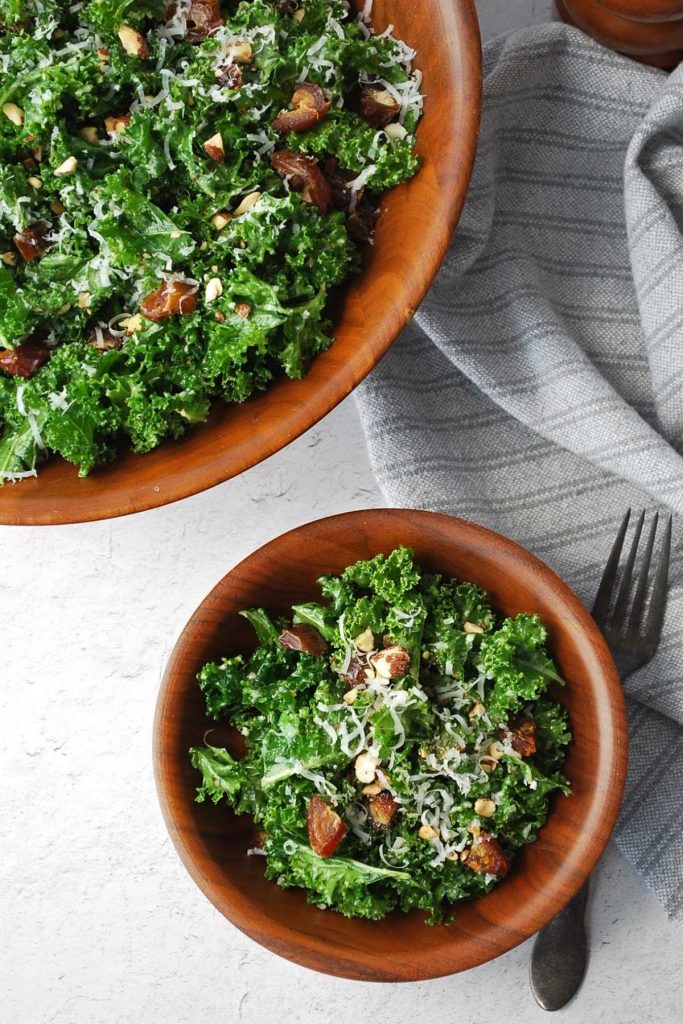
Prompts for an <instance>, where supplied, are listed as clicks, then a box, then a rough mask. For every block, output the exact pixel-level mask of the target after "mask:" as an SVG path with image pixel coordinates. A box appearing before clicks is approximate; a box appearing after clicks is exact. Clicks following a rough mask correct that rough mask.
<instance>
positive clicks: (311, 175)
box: [271, 149, 332, 213]
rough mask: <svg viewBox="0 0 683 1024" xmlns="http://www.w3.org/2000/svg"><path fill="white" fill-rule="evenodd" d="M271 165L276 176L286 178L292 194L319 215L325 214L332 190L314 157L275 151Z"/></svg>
mask: <svg viewBox="0 0 683 1024" xmlns="http://www.w3.org/2000/svg"><path fill="white" fill-rule="evenodd" d="M271 163H272V165H273V167H274V168H275V170H276V171H277V172H278V174H281V175H282V177H283V178H286V179H287V181H288V182H289V187H290V188H291V189H292V190H293V191H294V192H301V194H302V196H303V199H304V200H305V202H307V203H311V204H312V205H313V206H315V207H316V209H317V210H318V211H319V212H320V213H327V211H328V209H329V208H330V204H331V202H332V188H331V186H330V183H329V181H328V180H327V178H326V177H325V175H324V174H323V172H322V170H321V169H320V165H319V164H318V161H317V160H316V158H315V157H312V156H306V155H305V154H304V153H294V152H292V150H291V149H276V150H275V151H274V153H273V155H272V157H271Z"/></svg>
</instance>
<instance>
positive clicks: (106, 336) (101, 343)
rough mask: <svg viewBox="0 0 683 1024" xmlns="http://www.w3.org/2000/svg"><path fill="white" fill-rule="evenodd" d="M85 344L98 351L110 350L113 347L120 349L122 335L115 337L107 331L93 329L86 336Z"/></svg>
mask: <svg viewBox="0 0 683 1024" xmlns="http://www.w3.org/2000/svg"><path fill="white" fill-rule="evenodd" d="M86 345H90V346H91V347H92V348H94V349H97V351H98V352H111V351H112V350H113V349H120V348H121V346H122V345H123V336H122V335H120V336H119V337H117V336H116V335H114V334H110V332H109V331H103V330H101V329H100V330H99V331H95V332H94V333H93V334H91V335H90V337H89V338H88V340H87V342H86Z"/></svg>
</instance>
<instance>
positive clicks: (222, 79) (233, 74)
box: [217, 60, 244, 89]
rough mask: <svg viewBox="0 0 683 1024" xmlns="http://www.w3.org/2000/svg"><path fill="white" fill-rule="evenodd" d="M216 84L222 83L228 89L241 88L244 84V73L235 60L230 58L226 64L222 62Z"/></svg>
mask: <svg viewBox="0 0 683 1024" xmlns="http://www.w3.org/2000/svg"><path fill="white" fill-rule="evenodd" d="M217 78H218V84H219V85H223V86H225V87H226V88H228V89H241V88H242V86H243V85H244V74H243V73H242V68H241V67H240V65H239V64H237V63H236V61H234V60H231V61H230V62H229V63H228V64H224V65H223V66H222V67H221V68H220V70H219V72H218V75H217Z"/></svg>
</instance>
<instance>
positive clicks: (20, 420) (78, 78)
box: [0, 0, 423, 483]
mask: <svg viewBox="0 0 683 1024" xmlns="http://www.w3.org/2000/svg"><path fill="white" fill-rule="evenodd" d="M371 4H372V0H367V2H366V3H365V4H364V6H363V7H362V9H361V10H360V12H358V11H357V9H356V6H355V5H352V4H351V3H350V2H348V0H241V2H238V0H228V2H223V3H220V2H219V0H80V2H71V3H69V2H58V0H0V483H2V481H3V480H13V481H16V480H20V479H22V478H23V477H26V476H34V475H36V466H37V465H38V463H39V462H40V460H41V459H42V458H44V457H46V456H47V455H48V454H49V453H50V452H54V453H58V454H59V455H61V456H62V457H63V458H65V459H67V460H69V461H70V462H72V463H74V464H76V465H77V466H78V467H79V473H80V475H82V476H85V475H86V474H87V473H88V472H89V471H90V470H91V469H92V467H93V466H95V465H97V464H98V463H102V462H106V461H108V460H110V459H112V458H114V457H115V456H116V453H117V451H118V450H120V448H121V445H124V446H125V445H128V446H130V447H131V448H132V449H133V450H134V451H136V452H145V451H149V450H150V449H152V448H154V447H155V446H157V445H158V444H160V443H161V441H162V440H164V439H165V438H169V437H170V438H177V437H179V436H181V435H182V434H183V433H184V432H185V431H186V430H187V429H188V426H189V425H191V424H194V423H197V422H201V421H203V420H205V419H206V418H207V416H208V414H209V411H210V408H211V406H212V404H213V402H214V401H215V400H216V399H223V400H224V401H226V402H241V401H243V400H244V399H246V398H247V397H248V396H249V395H250V394H252V393H253V392H255V391H259V390H262V389H264V388H265V387H267V386H268V384H269V382H271V381H272V380H273V378H274V377H277V376H280V375H282V374H286V375H288V376H289V377H302V376H303V375H304V374H305V371H306V367H307V365H308V364H309V363H310V360H311V359H312V358H313V357H314V356H315V355H316V354H317V353H319V352H320V351H321V350H323V349H325V348H327V347H328V346H329V345H330V344H331V341H332V337H331V323H330V320H329V316H328V315H327V313H326V309H328V307H329V304H328V299H329V294H330V290H331V289H332V288H334V287H335V286H336V285H339V284H340V283H341V282H343V281H345V280H346V279H347V278H348V277H349V276H350V275H352V274H353V273H356V272H358V270H359V269H360V255H359V254H360V251H361V247H362V244H363V243H364V242H367V241H372V234H373V229H374V222H375V218H376V214H377V209H378V203H379V200H380V197H381V195H382V194H383V192H385V191H386V190H387V189H390V188H392V187H393V186H395V185H397V184H398V183H399V182H402V181H404V180H406V179H408V178H410V177H411V176H412V175H413V174H414V173H415V172H416V170H417V167H418V160H417V157H416V156H415V153H414V141H415V139H414V131H415V128H416V125H417V122H418V120H419V117H420V111H421V107H422V99H423V97H422V94H421V92H420V73H419V71H417V70H414V69H413V67H412V60H413V58H414V56H415V55H414V52H413V51H412V50H411V49H410V48H409V47H408V46H407V45H406V44H405V43H403V42H401V41H399V40H396V39H394V38H393V37H392V35H391V27H390V28H389V29H387V31H386V32H384V33H382V34H373V33H372V32H371V30H370V28H369V23H368V17H369V13H370V9H371Z"/></svg>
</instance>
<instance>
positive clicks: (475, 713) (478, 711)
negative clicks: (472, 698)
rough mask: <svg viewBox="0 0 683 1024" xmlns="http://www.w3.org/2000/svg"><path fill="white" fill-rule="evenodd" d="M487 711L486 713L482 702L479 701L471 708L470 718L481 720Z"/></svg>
mask: <svg viewBox="0 0 683 1024" xmlns="http://www.w3.org/2000/svg"><path fill="white" fill-rule="evenodd" d="M485 711H486V708H485V707H484V705H483V704H482V703H481V701H479V700H478V701H477V702H476V703H475V704H474V705H473V707H471V708H470V713H469V717H470V718H481V716H482V715H483V714H484V712H485Z"/></svg>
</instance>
